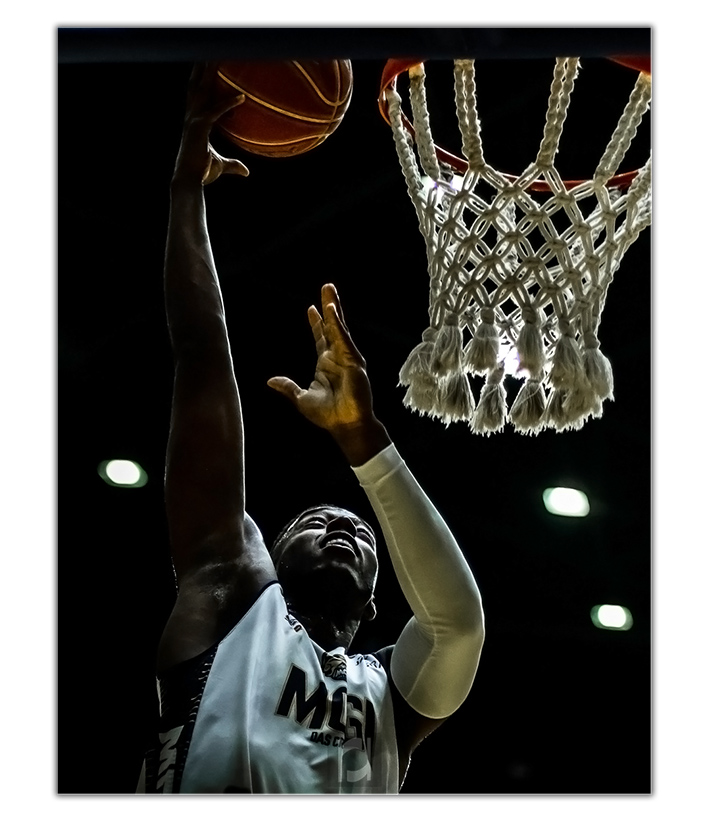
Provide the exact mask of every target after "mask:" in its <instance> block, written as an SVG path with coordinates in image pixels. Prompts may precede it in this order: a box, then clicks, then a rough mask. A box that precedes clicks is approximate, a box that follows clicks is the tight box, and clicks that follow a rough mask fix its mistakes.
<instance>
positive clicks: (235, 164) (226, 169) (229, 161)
mask: <svg viewBox="0 0 709 822" xmlns="http://www.w3.org/2000/svg"><path fill="white" fill-rule="evenodd" d="M221 159H222V174H238V175H239V176H241V177H248V176H249V170H248V168H247V167H246V166H245V165H244V164H243V163H242V162H241V160H234V159H233V158H230V157H222V158H221Z"/></svg>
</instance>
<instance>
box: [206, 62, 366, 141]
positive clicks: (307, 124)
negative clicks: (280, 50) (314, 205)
mask: <svg viewBox="0 0 709 822" xmlns="http://www.w3.org/2000/svg"><path fill="white" fill-rule="evenodd" d="M217 75H218V80H217V82H218V83H220V84H222V85H224V86H226V87H228V88H230V89H232V90H233V91H234V92H235V93H239V94H244V95H245V98H246V99H245V100H244V102H243V103H242V104H241V105H240V106H237V107H236V108H235V109H233V110H232V111H229V112H228V113H227V114H226V115H224V117H222V118H221V119H220V120H219V121H218V122H217V125H218V127H219V129H220V130H221V131H222V133H223V134H224V135H226V137H228V138H229V139H230V140H231V141H232V142H233V143H236V145H237V146H239V147H240V148H243V149H244V150H245V151H249V152H251V153H252V154H261V155H263V156H265V157H292V156H293V155H295V154H302V153H303V152H305V151H310V150H311V149H313V148H315V146H318V145H320V143H322V142H323V140H325V138H326V137H328V136H329V135H330V134H332V132H333V131H334V130H335V129H336V128H337V127H338V126H339V124H340V122H341V121H342V118H343V116H344V114H345V112H346V111H347V107H348V106H349V104H350V98H351V96H352V64H351V63H350V61H349V60H322V61H320V60H285V61H282V62H236V61H226V62H223V63H220V64H219V67H218V72H217Z"/></svg>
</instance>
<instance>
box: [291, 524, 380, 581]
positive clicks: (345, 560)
mask: <svg viewBox="0 0 709 822" xmlns="http://www.w3.org/2000/svg"><path fill="white" fill-rule="evenodd" d="M375 547H376V546H375V537H374V532H373V531H372V529H371V528H370V526H369V525H367V523H366V522H364V520H362V519H360V518H359V517H357V516H355V514H352V513H351V512H350V511H347V510H346V509H344V508H322V509H318V510H315V511H310V512H308V513H307V514H305V515H303V516H302V517H301V518H300V519H299V520H298V521H297V522H296V523H295V525H293V527H292V528H291V531H290V533H289V535H288V541H287V543H286V545H285V547H284V549H283V551H282V553H281V556H280V559H279V562H278V568H279V575H280V571H282V570H283V571H286V572H287V571H288V570H289V569H293V567H294V566H295V567H299V568H300V569H303V570H304V569H305V568H309V569H310V570H313V571H315V570H332V571H337V570H340V571H342V572H343V573H345V572H346V573H348V574H349V575H350V576H352V577H354V578H356V579H357V580H358V581H359V583H360V584H361V585H362V586H363V587H365V588H367V589H368V590H369V591H372V590H373V588H374V581H375V579H376V575H377V567H378V563H377V554H376V550H375Z"/></svg>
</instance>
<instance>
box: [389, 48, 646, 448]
mask: <svg viewBox="0 0 709 822" xmlns="http://www.w3.org/2000/svg"><path fill="white" fill-rule="evenodd" d="M578 65H579V61H578V59H576V58H563V59H558V60H557V61H556V67H555V70H554V78H553V82H552V86H551V94H550V98H549V107H548V110H547V117H546V124H545V128H544V134H543V138H542V142H541V147H540V149H539V153H538V154H537V157H536V159H535V160H534V162H533V163H531V165H530V166H529V167H528V168H527V169H526V171H524V172H523V173H522V174H521V175H520V176H519V177H518V178H517V179H514V180H511V179H510V178H508V177H505V176H504V175H503V174H502V173H501V172H498V171H496V170H495V169H494V168H492V167H491V166H490V165H488V164H487V163H486V162H485V159H484V157H483V149H482V142H481V137H480V123H479V121H478V115H477V104H476V96H475V74H474V61H473V60H457V61H455V100H456V111H457V116H458V123H459V127H460V132H461V135H462V144H463V154H464V156H465V157H466V158H467V164H468V168H467V171H466V172H465V174H464V176H463V177H462V178H461V177H459V176H455V175H454V174H453V171H452V169H451V168H450V167H449V166H446V165H443V164H440V163H439V160H438V158H437V156H436V152H435V147H434V142H433V137H432V135H431V129H430V124H429V119H428V111H427V107H426V91H425V73H424V69H423V66H422V65H419V66H417V67H415V68H414V69H411V70H410V72H409V77H410V97H411V110H412V113H413V126H414V130H415V133H416V149H417V151H418V158H419V160H420V165H421V169H422V170H420V169H419V163H418V162H417V158H416V154H415V153H414V148H413V140H412V138H411V136H410V135H409V133H408V132H407V131H406V129H405V128H404V125H403V123H402V116H401V98H400V97H399V95H398V94H397V92H396V91H395V90H392V89H387V91H386V94H387V100H388V103H389V116H390V119H391V123H392V129H393V132H394V139H395V142H396V149H397V153H398V156H399V161H400V163H401V167H402V170H403V172H404V176H405V178H406V183H407V186H408V191H409V195H410V197H411V200H412V201H413V203H414V206H415V208H416V213H417V215H418V220H419V227H420V229H421V233H422V234H423V236H424V238H425V240H426V250H427V256H428V272H429V277H430V295H429V327H428V328H427V329H426V330H425V331H424V332H423V341H422V342H421V343H420V344H419V345H417V346H416V347H415V348H414V350H413V351H412V352H411V354H410V355H409V357H408V359H407V361H406V363H405V364H404V366H403V367H402V369H401V372H400V374H399V380H400V384H401V385H404V386H406V387H407V392H406V396H405V397H404V403H405V405H406V406H408V407H410V408H411V409H413V410H416V411H418V412H420V413H422V414H427V415H430V416H432V417H436V418H439V419H441V420H442V421H443V422H444V423H446V424H448V423H450V422H454V421H458V420H464V421H467V422H468V423H469V425H470V427H471V429H472V430H473V431H474V432H478V433H483V434H490V433H492V432H495V431H501V430H502V429H503V428H504V426H505V424H506V422H507V421H508V420H509V422H510V423H511V424H512V425H513V427H514V429H515V430H517V431H520V432H523V433H528V434H532V433H538V432H539V431H541V430H542V429H544V428H553V429H556V430H558V431H563V430H566V429H571V428H580V427H581V426H582V425H583V424H584V422H585V421H586V420H587V419H588V418H589V417H590V416H592V417H600V416H601V415H602V413H603V411H602V404H603V400H605V399H613V376H612V371H611V367H610V363H609V362H608V360H607V358H606V357H605V356H604V355H603V354H602V353H601V351H600V349H599V342H598V336H597V333H598V326H599V323H600V319H601V312H602V310H603V306H604V304H605V299H606V293H607V291H608V287H609V285H610V283H611V281H612V279H613V275H614V274H615V271H616V269H617V268H618V266H619V265H620V261H621V259H622V257H623V255H624V254H625V252H626V250H627V249H628V247H629V246H630V245H631V244H632V243H633V242H634V241H635V240H636V239H637V237H638V235H639V234H640V232H641V231H642V230H643V229H644V228H645V227H646V226H647V225H649V223H650V218H651V201H650V197H651V187H650V172H651V160H650V159H648V161H647V163H646V164H645V166H644V167H643V168H642V169H641V170H640V172H639V173H638V175H637V176H636V177H635V179H634V180H633V182H632V184H631V185H630V187H629V188H628V190H627V191H626V192H621V191H620V190H619V189H613V188H610V187H609V186H608V182H609V180H610V179H611V178H612V177H613V175H614V174H616V173H617V171H618V168H619V166H620V163H621V161H622V159H623V157H624V156H625V153H626V151H627V149H628V146H629V145H630V143H631V141H632V139H633V137H634V136H635V134H636V131H637V128H638V125H639V123H640V121H641V119H642V117H643V115H644V114H645V112H646V111H647V110H648V108H649V104H650V93H651V83H650V77H649V76H647V75H644V74H640V75H639V77H638V80H637V83H636V85H635V88H634V90H633V92H632V94H631V96H630V99H629V101H628V104H627V106H626V108H625V111H624V112H623V114H622V116H621V118H620V121H619V123H618V126H617V128H616V130H615V132H614V133H613V136H612V138H611V140H610V142H609V144H608V147H607V148H606V151H605V153H604V154H603V156H602V158H601V160H600V162H599V164H598V167H597V169H596V171H595V174H594V176H593V179H592V180H590V181H588V182H585V183H582V184H579V185H576V186H575V187H573V188H571V189H570V190H567V188H566V186H565V184H564V183H563V182H562V179H561V177H560V176H559V173H558V172H557V170H556V169H555V168H554V157H555V155H556V152H557V150H558V146H559V138H560V136H561V132H562V129H563V125H564V120H565V117H566V112H567V109H568V106H569V100H570V95H571V91H572V89H573V85H574V80H575V78H576V75H577V72H578ZM539 179H544V180H545V181H546V182H547V183H548V185H549V187H550V189H551V191H550V193H549V194H543V195H541V196H539V195H535V194H534V193H533V192H532V191H531V190H530V186H531V185H532V183H533V182H534V181H536V180H539ZM535 197H536V199H535ZM582 205H583V206H584V207H583V210H582ZM512 358H515V360H516V365H517V367H516V373H517V376H518V377H525V382H524V384H523V385H522V386H521V387H520V389H519V391H518V393H517V396H516V398H515V400H514V402H513V403H512V406H511V408H510V409H509V410H508V409H507V402H506V391H505V388H504V377H505V374H506V372H509V370H510V367H509V364H510V361H511V359H512ZM474 374H483V375H485V377H486V379H485V384H484V386H483V388H482V391H481V393H480V396H479V399H478V401H477V404H476V401H475V399H474V396H473V391H472V386H471V381H470V378H469V376H468V375H474Z"/></svg>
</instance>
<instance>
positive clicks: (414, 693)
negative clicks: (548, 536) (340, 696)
mask: <svg viewBox="0 0 709 822" xmlns="http://www.w3.org/2000/svg"><path fill="white" fill-rule="evenodd" d="M355 473H356V474H357V476H358V478H359V480H360V482H361V483H362V486H363V488H364V490H365V492H366V493H367V496H368V498H369V500H370V503H371V504H372V507H373V509H374V512H375V513H376V515H377V519H378V520H379V523H380V525H381V527H382V531H383V532H384V536H385V539H386V542H387V546H388V548H389V553H390V555H391V559H392V564H393V566H394V570H395V571H396V575H397V578H398V580H399V583H400V585H401V588H402V590H403V592H404V595H405V596H406V599H407V601H408V602H409V605H410V606H411V609H412V611H413V613H414V618H413V619H412V621H411V622H410V623H409V625H407V626H406V628H405V630H404V632H403V634H402V637H401V638H400V640H399V642H397V646H396V647H395V649H394V655H393V657H392V675H393V676H394V679H395V682H396V684H397V686H398V687H399V689H400V690H401V691H402V694H403V695H404V697H405V698H406V699H407V701H409V704H411V705H412V707H414V708H415V709H416V710H418V711H419V712H420V713H422V714H424V715H426V716H431V717H442V716H446V715H449V714H450V713H452V712H453V711H454V710H455V709H456V708H457V707H458V705H459V704H460V703H461V702H462V700H463V699H464V698H465V696H466V695H467V692H468V690H469V688H470V686H471V684H472V681H473V678H474V676H475V671H476V669H477V663H478V658H479V654H480V649H481V647H482V642H483V638H484V616H483V609H482V602H481V597H480V592H479V590H478V587H477V584H476V582H475V579H474V577H473V574H472V572H471V570H470V567H469V566H468V563H467V561H466V560H465V557H464V556H463V554H462V552H461V551H460V548H459V547H458V544H457V542H456V540H455V538H454V536H453V534H452V533H451V531H450V529H449V528H448V526H447V525H446V523H445V522H444V520H443V518H442V517H441V516H440V514H439V513H438V511H437V510H436V509H435V507H434V506H433V504H432V503H431V501H430V499H429V498H428V496H427V495H426V494H425V493H424V491H423V490H422V489H421V487H420V485H419V484H418V482H417V481H416V479H415V478H414V477H413V475H412V474H411V472H410V471H409V469H408V467H407V466H406V464H405V463H404V462H403V460H402V459H401V457H400V456H399V454H398V452H397V451H396V449H395V448H394V447H393V446H392V447H389V448H387V449H385V450H384V451H383V452H381V453H380V454H378V455H377V456H376V457H375V458H374V459H373V460H371V461H370V462H369V463H367V464H365V465H363V466H361V467H359V468H355Z"/></svg>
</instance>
